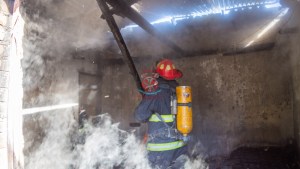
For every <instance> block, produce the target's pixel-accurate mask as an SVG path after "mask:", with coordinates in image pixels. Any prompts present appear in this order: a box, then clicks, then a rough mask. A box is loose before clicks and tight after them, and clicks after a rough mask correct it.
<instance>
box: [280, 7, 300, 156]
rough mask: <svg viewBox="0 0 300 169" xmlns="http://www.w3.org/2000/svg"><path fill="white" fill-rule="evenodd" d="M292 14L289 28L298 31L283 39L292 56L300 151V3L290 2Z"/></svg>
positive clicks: (285, 48)
mask: <svg viewBox="0 0 300 169" xmlns="http://www.w3.org/2000/svg"><path fill="white" fill-rule="evenodd" d="M290 3H291V5H290V6H291V10H292V16H291V19H290V20H289V22H288V23H287V26H286V27H287V28H296V29H297V30H298V31H297V32H294V33H292V34H284V35H282V37H281V39H282V41H283V44H284V45H283V49H284V50H285V51H286V53H287V54H288V55H289V56H290V57H291V66H292V77H293V89H294V90H293V97H294V102H293V111H294V124H295V126H294V133H295V139H296V143H297V146H298V153H300V131H299V129H300V49H299V43H300V31H299V30H300V21H299V16H300V3H299V2H290Z"/></svg>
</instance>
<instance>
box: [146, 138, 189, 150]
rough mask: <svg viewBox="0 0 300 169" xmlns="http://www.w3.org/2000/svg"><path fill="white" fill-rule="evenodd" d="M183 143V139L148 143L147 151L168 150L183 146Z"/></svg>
mask: <svg viewBox="0 0 300 169" xmlns="http://www.w3.org/2000/svg"><path fill="white" fill-rule="evenodd" d="M184 145H185V143H184V142H183V141H181V140H180V141H174V142H169V143H148V144H147V150H148V151H168V150H174V149H177V148H180V147H183V146H184Z"/></svg>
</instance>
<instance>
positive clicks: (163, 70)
mask: <svg viewBox="0 0 300 169" xmlns="http://www.w3.org/2000/svg"><path fill="white" fill-rule="evenodd" d="M156 72H157V73H158V74H159V75H160V76H161V77H162V78H164V79H166V80H175V79H178V78H181V77H182V73H181V71H180V70H178V69H176V68H175V66H174V64H173V62H172V61H171V60H169V59H164V60H162V61H160V62H159V63H158V64H157V65H156Z"/></svg>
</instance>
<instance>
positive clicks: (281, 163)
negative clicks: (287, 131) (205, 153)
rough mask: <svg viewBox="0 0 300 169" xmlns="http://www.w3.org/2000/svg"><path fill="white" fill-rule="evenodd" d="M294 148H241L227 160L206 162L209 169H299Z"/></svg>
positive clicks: (299, 164)
mask: <svg viewBox="0 0 300 169" xmlns="http://www.w3.org/2000/svg"><path fill="white" fill-rule="evenodd" d="M295 150H296V149H295V148H294V147H260V148H247V147H242V148H238V149H237V150H235V151H233V152H232V153H231V154H230V156H229V157H228V158H223V159H222V160H221V159H220V158H219V159H217V158H215V159H210V160H208V163H209V168H210V169H300V163H299V162H298V161H297V155H296V153H295Z"/></svg>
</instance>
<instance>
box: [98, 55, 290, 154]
mask: <svg viewBox="0 0 300 169" xmlns="http://www.w3.org/2000/svg"><path fill="white" fill-rule="evenodd" d="M276 53H277V52H275V51H263V52H256V53H249V54H240V55H231V56H221V55H215V56H201V57H193V58H180V59H176V60H175V63H176V66H177V68H179V69H181V70H182V71H183V73H184V76H183V78H182V79H181V80H180V81H179V82H180V84H182V85H191V86H192V90H193V113H194V124H195V126H194V130H193V133H192V134H193V135H194V136H195V143H196V142H198V141H199V142H200V144H198V145H200V146H199V147H198V148H197V151H200V152H202V153H205V154H207V155H224V154H228V153H230V152H231V151H232V150H233V149H234V148H236V147H238V146H242V145H249V146H256V145H285V144H286V143H287V142H288V140H289V139H293V137H294V133H293V113H292V92H291V90H292V84H291V71H290V66H289V59H288V57H284V56H281V55H278V54H276ZM153 63H154V59H151V60H148V62H143V63H137V67H138V70H139V71H140V72H142V71H143V70H145V69H146V70H147V69H148V70H149V68H151V66H153ZM102 71H103V72H102V73H103V84H102V91H103V93H102V94H103V95H102V96H101V97H102V99H103V101H102V104H101V105H102V109H101V110H102V112H108V113H110V114H112V115H113V117H114V119H115V120H116V121H120V126H121V127H123V128H126V129H128V128H129V127H128V126H129V124H128V123H129V122H130V121H133V120H134V119H133V111H134V108H135V106H136V105H137V104H138V102H139V100H140V96H139V94H138V92H137V91H136V89H135V85H134V81H133V78H132V77H131V76H130V75H129V74H128V72H129V70H128V68H127V66H126V65H120V64H119V65H118V64H116V65H113V66H106V67H103V68H102Z"/></svg>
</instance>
